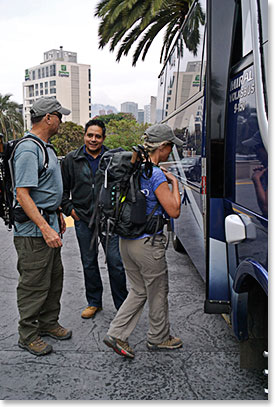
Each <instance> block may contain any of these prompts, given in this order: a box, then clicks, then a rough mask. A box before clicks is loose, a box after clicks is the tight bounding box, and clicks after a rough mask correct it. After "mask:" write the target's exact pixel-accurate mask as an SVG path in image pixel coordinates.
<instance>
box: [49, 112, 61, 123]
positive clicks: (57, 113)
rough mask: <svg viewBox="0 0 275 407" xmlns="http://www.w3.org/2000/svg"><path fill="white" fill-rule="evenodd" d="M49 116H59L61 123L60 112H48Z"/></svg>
mask: <svg viewBox="0 0 275 407" xmlns="http://www.w3.org/2000/svg"><path fill="white" fill-rule="evenodd" d="M50 115H51V116H57V117H58V118H59V121H60V123H62V114H61V113H59V112H53V113H50Z"/></svg>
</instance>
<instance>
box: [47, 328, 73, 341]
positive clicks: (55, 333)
mask: <svg viewBox="0 0 275 407" xmlns="http://www.w3.org/2000/svg"><path fill="white" fill-rule="evenodd" d="M40 335H41V336H50V337H51V338H54V339H59V340H60V341H63V340H64V339H70V338H71V336H72V331H71V330H69V329H65V328H63V326H61V325H58V326H57V327H55V328H52V329H48V330H47V331H41V332H40Z"/></svg>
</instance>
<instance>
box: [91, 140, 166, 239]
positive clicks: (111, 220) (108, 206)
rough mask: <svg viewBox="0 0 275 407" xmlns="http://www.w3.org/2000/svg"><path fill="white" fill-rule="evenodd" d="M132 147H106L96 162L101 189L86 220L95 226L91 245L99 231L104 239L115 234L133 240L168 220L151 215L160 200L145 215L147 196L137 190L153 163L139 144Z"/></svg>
mask: <svg viewBox="0 0 275 407" xmlns="http://www.w3.org/2000/svg"><path fill="white" fill-rule="evenodd" d="M133 150H134V152H130V151H125V150H123V149H122V148H118V149H114V150H108V151H107V152H106V153H104V155H103V156H102V158H101V160H100V162H99V166H98V170H97V179H98V180H99V185H100V192H99V194H98V199H97V202H96V204H95V207H94V211H93V214H92V217H91V220H90V223H89V227H92V225H94V228H95V232H94V235H93V239H92V242H91V246H92V245H93V243H94V241H95V239H97V238H98V235H99V233H102V234H103V235H106V237H107V239H108V237H109V236H111V235H112V234H114V233H115V234H117V235H119V236H121V237H124V238H131V239H135V238H137V237H139V236H141V235H142V234H144V233H148V234H153V235H155V234H156V233H157V232H158V231H160V230H162V229H163V226H164V224H165V223H167V219H165V218H164V217H163V216H162V215H154V213H155V211H156V209H157V208H158V207H159V205H160V204H159V203H157V204H156V205H155V207H154V208H153V210H152V211H151V213H150V214H149V215H146V197H145V195H144V194H143V193H142V191H141V190H140V177H142V176H146V177H147V178H150V177H151V176H152V170H153V164H152V163H151V161H150V160H149V157H148V154H147V153H146V152H145V151H144V149H143V147H142V146H141V145H139V146H137V147H133ZM143 173H145V175H142V174H143ZM106 246H107V243H106Z"/></svg>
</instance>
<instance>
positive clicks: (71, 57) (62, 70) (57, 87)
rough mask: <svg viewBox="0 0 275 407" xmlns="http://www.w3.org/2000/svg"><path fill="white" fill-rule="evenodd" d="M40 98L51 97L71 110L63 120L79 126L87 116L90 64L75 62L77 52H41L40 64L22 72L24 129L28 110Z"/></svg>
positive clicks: (27, 119)
mask: <svg viewBox="0 0 275 407" xmlns="http://www.w3.org/2000/svg"><path fill="white" fill-rule="evenodd" d="M42 96H54V97H55V98H56V99H57V100H58V101H59V102H60V103H61V104H62V106H64V107H66V108H68V109H70V110H71V114H70V115H68V116H66V117H64V118H63V121H72V122H74V123H76V124H80V125H82V126H84V125H85V123H86V122H87V121H88V120H89V118H90V117H91V70H90V65H86V64H79V63H77V53H76V52H71V51H64V50H63V47H60V49H52V50H50V51H47V52H45V53H44V61H43V62H41V63H40V64H39V65H36V66H33V67H31V68H28V69H26V70H25V82H24V83H23V106H24V108H23V113H24V114H23V118H24V126H25V128H26V129H30V127H31V123H30V108H31V106H32V104H33V102H34V101H35V100H36V99H38V98H40V97H42Z"/></svg>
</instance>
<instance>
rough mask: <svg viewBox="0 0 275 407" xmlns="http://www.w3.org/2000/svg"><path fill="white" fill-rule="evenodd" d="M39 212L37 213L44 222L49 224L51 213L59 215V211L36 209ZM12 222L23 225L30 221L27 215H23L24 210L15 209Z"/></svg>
mask: <svg viewBox="0 0 275 407" xmlns="http://www.w3.org/2000/svg"><path fill="white" fill-rule="evenodd" d="M37 209H38V210H39V212H40V213H41V215H42V216H43V217H44V218H45V220H46V221H47V222H48V223H49V219H50V217H49V215H51V214H53V213H57V214H58V213H59V209H56V210H55V211H50V210H48V209H42V208H37ZM13 213H14V220H15V222H18V223H25V222H28V221H29V220H30V218H29V217H28V215H26V214H25V212H24V209H23V208H21V207H18V208H15V209H14V211H13Z"/></svg>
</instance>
